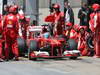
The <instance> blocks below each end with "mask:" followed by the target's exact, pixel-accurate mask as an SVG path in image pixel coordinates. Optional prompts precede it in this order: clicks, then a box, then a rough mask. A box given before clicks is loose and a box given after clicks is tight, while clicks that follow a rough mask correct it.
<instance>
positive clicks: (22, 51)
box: [17, 38, 28, 56]
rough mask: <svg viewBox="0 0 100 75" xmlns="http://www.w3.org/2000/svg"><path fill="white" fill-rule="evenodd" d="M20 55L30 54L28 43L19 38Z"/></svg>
mask: <svg viewBox="0 0 100 75" xmlns="http://www.w3.org/2000/svg"><path fill="white" fill-rule="evenodd" d="M17 43H18V49H19V54H20V55H21V56H22V55H24V56H25V54H26V53H28V50H27V49H28V48H27V44H26V41H25V40H24V39H23V38H17Z"/></svg>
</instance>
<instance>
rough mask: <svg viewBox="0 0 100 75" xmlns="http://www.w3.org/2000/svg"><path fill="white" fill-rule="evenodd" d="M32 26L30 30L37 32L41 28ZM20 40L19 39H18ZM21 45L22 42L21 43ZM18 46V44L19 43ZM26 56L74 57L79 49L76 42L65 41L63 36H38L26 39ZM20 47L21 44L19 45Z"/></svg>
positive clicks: (78, 54)
mask: <svg viewBox="0 0 100 75" xmlns="http://www.w3.org/2000/svg"><path fill="white" fill-rule="evenodd" d="M34 28H35V27H33V28H32V30H31V31H32V32H33V33H34V34H35V33H37V32H38V33H39V32H41V30H42V29H40V28H41V27H39V29H38V26H37V29H36V28H35V29H34ZM34 36H35V35H34ZM20 42H21V41H20ZM21 45H22V44H21ZM19 46H20V45H19ZM27 46H28V57H29V59H33V60H36V59H37V58H62V57H69V58H72V59H76V58H77V57H79V56H80V51H78V50H77V43H76V42H75V41H74V40H73V39H70V40H68V41H66V40H65V39H64V38H63V37H49V38H44V37H39V36H37V34H36V36H35V37H34V38H29V39H27ZM20 47H21V46H20Z"/></svg>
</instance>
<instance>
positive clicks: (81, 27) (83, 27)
mask: <svg viewBox="0 0 100 75" xmlns="http://www.w3.org/2000/svg"><path fill="white" fill-rule="evenodd" d="M80 29H84V30H86V29H87V26H80V27H79V31H80Z"/></svg>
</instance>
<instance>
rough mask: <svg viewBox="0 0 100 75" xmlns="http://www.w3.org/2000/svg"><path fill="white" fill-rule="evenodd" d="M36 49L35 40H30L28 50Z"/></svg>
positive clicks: (36, 43)
mask: <svg viewBox="0 0 100 75" xmlns="http://www.w3.org/2000/svg"><path fill="white" fill-rule="evenodd" d="M37 50H38V42H37V41H36V40H31V41H30V44H29V52H33V51H37Z"/></svg>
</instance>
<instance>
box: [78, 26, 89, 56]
mask: <svg viewBox="0 0 100 75" xmlns="http://www.w3.org/2000/svg"><path fill="white" fill-rule="evenodd" d="M86 29H87V28H86V26H80V27H79V35H78V36H79V39H78V50H80V52H81V54H82V56H87V55H88V53H89V51H88V47H87V44H86V38H87V37H88V35H89V34H88V33H87V32H86Z"/></svg>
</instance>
